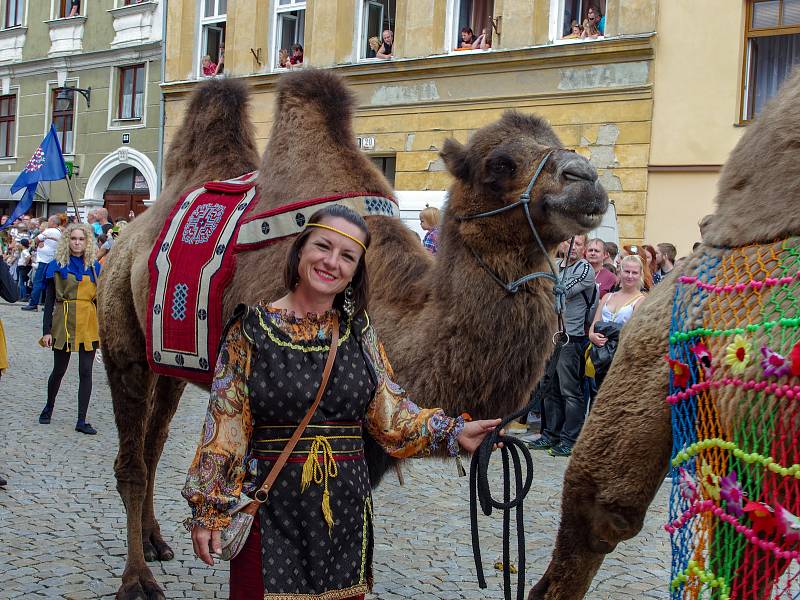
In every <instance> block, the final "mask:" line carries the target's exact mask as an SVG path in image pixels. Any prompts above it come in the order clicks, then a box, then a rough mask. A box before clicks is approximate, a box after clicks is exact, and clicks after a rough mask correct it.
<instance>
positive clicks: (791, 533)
mask: <svg viewBox="0 0 800 600" xmlns="http://www.w3.org/2000/svg"><path fill="white" fill-rule="evenodd" d="M689 261H690V262H689V263H688V265H687V269H686V271H684V273H685V274H684V275H683V276H681V277H679V278H678V279H677V281H676V285H675V296H674V305H673V309H672V324H671V328H670V338H669V341H670V345H669V356H668V362H669V369H670V385H669V393H668V396H667V402H668V403H669V405H670V408H671V412H672V434H673V450H672V463H671V467H672V494H671V499H670V522H669V523H668V524H667V525H666V526H665V528H666V530H667V531H668V532H669V533H670V535H671V539H672V583H671V586H670V597H671V598H672V599H673V600H678V599H680V600H684V599H701V598H709V599H711V598H714V599H719V600H763V599H766V598H798V597H800V568H798V563H799V562H800V481H799V480H800V443H798V442H800V402H799V401H798V400H800V328H799V326H800V305H799V304H798V297H799V296H798V292H800V239H798V238H790V239H787V240H784V241H778V242H775V243H772V244H763V245H754V246H746V247H742V248H728V249H722V248H705V249H704V251H703V252H700V253H697V254H695V255H694V256H693V257H691V258H690V259H689ZM661 285H663V284H661Z"/></svg>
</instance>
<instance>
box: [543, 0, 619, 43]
mask: <svg viewBox="0 0 800 600" xmlns="http://www.w3.org/2000/svg"><path fill="white" fill-rule="evenodd" d="M550 11H551V15H552V16H553V17H554V18H551V22H550V24H551V31H550V38H551V39H552V40H554V41H556V40H581V39H582V40H596V39H599V38H602V37H604V36H605V29H606V18H605V15H606V0H551V4H550Z"/></svg>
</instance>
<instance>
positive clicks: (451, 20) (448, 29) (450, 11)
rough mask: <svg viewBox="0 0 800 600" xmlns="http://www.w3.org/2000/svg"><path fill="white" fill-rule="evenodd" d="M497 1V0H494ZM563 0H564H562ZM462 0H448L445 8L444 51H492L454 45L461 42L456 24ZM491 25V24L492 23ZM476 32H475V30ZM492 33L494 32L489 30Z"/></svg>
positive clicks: (451, 52) (459, 52)
mask: <svg viewBox="0 0 800 600" xmlns="http://www.w3.org/2000/svg"><path fill="white" fill-rule="evenodd" d="M494 1H495V2H497V0H494ZM553 1H554V2H558V0H551V2H553ZM561 1H562V2H563V0H561ZM460 4H461V2H460V0H447V6H446V8H445V19H447V22H446V25H445V28H444V29H445V39H444V51H445V54H458V55H461V54H480V53H483V52H490V51H491V50H492V48H489V49H487V50H481V49H480V48H475V49H474V50H456V49H455V47H454V44H455V43H458V44H460V43H461V41H460V40H461V31H460V28H459V27H458V25H457V24H456V23H457V22H458V21H459V20H460V19H461V14H460V13H461V7H460ZM490 26H491V25H490ZM473 33H474V32H473ZM489 33H492V32H489ZM456 36H458V41H456Z"/></svg>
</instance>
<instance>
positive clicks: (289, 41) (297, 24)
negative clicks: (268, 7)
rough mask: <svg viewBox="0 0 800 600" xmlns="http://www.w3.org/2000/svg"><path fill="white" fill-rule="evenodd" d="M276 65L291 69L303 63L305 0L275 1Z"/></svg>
mask: <svg viewBox="0 0 800 600" xmlns="http://www.w3.org/2000/svg"><path fill="white" fill-rule="evenodd" d="M273 25H274V28H273V30H274V31H275V57H276V58H275V66H276V67H278V68H281V69H291V68H295V67H301V66H302V65H303V54H304V51H303V44H304V43H305V28H306V3H305V0H302V1H301V0H277V1H276V2H275V20H274V22H273Z"/></svg>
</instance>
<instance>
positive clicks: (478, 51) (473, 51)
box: [448, 48, 492, 56]
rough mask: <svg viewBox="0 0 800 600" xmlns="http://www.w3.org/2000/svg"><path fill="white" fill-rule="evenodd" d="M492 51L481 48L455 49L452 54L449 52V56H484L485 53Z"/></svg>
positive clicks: (451, 51)
mask: <svg viewBox="0 0 800 600" xmlns="http://www.w3.org/2000/svg"><path fill="white" fill-rule="evenodd" d="M491 51H492V49H491V48H487V49H486V50H481V49H480V48H474V49H472V48H471V49H469V50H456V49H455V48H453V49H452V50H450V52H448V54H450V55H451V56H460V55H462V54H484V53H485V52H491Z"/></svg>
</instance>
